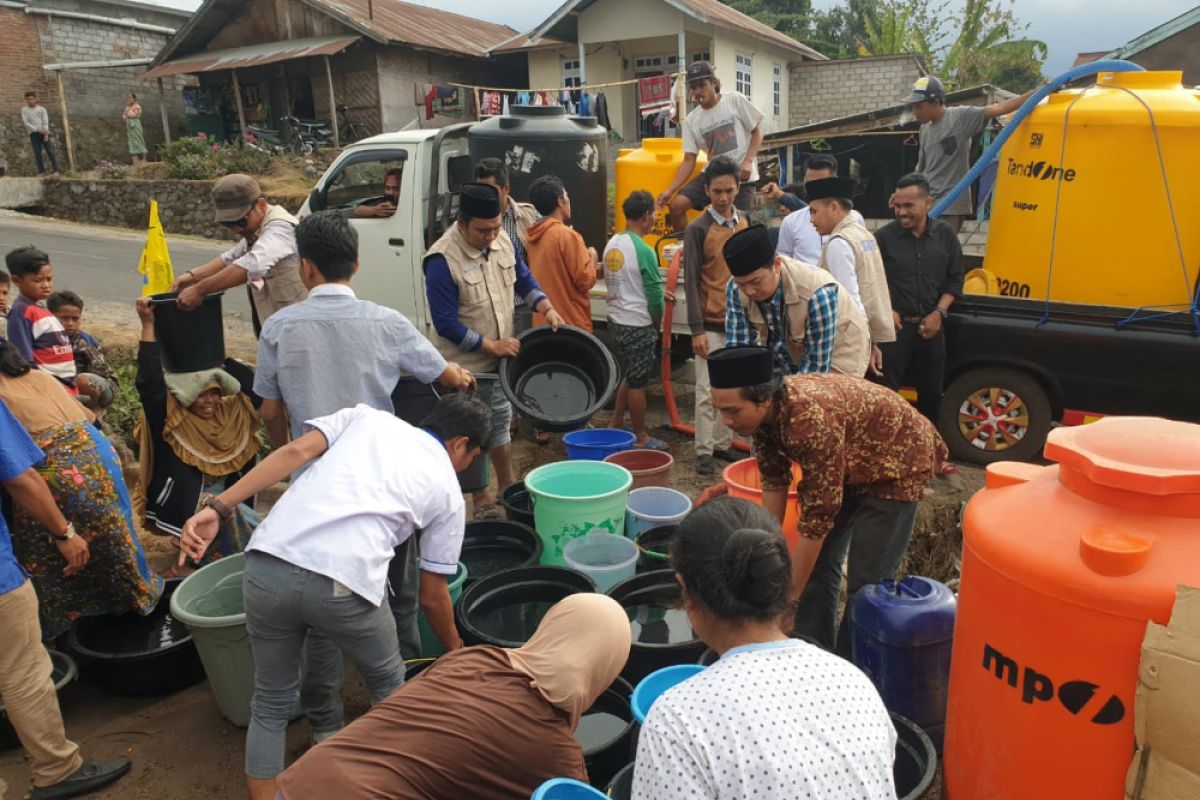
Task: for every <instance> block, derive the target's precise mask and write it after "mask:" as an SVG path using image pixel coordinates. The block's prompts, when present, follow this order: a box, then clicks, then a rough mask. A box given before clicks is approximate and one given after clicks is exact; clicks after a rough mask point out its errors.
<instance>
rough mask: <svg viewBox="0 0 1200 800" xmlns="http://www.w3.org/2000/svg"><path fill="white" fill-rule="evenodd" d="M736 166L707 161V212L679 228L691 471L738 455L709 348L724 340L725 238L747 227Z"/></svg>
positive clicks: (705, 470) (708, 470) (708, 471)
mask: <svg viewBox="0 0 1200 800" xmlns="http://www.w3.org/2000/svg"><path fill="white" fill-rule="evenodd" d="M738 172H739V167H738V165H737V164H735V163H734V162H733V160H732V159H729V158H726V157H725V156H721V157H719V158H714V159H713V160H712V161H710V162H708V166H706V167H705V168H704V172H703V173H702V174H701V176H700V177H701V179H702V180H703V181H704V192H705V194H706V195H707V196H708V199H709V206H708V212H707V213H705V214H701V215H700V216H698V217H696V218H695V219H694V220H692V221H691V222H690V223H688V226H687V229H686V230H685V231H684V234H683V287H684V291H685V292H686V295H687V316H688V327H689V328H690V329H691V333H692V354H693V355H694V356H695V359H694V363H695V365H696V472H698V473H699V474H701V475H712V474H714V473H715V472H716V471H717V463H716V460H715V459H716V458H720V459H721V460H723V461H731V462H732V461H737V460H738V458H739V456H738V455H737V454H736V453H734V452H733V450H732V449H731V447H732V445H733V431H731V430H729V429H728V428H726V427H725V426H724V425H722V424H721V419H720V417H719V416H717V413H716V412H715V411H714V410H713V406H712V401H711V399H710V398H709V392H708V389H709V386H708V361H707V359H708V353H709V351H710V350H716V349H717V348H720V347H724V346H725V336H726V334H725V297H726V287H727V286H728V284H729V278H730V273H729V265H727V264H726V263H725V255H724V247H725V243H726V242H727V241H729V238H730V237H731V236H733V235H734V234H735V233H737V232H738V231H741V230H745V229H746V224H747V223H746V220H745V218H744V217H743V216H742V215H741V214H739V213H738V209H737V207H736V206H735V205H734V198H735V197H736V196H737V194H738V191H739V189H738Z"/></svg>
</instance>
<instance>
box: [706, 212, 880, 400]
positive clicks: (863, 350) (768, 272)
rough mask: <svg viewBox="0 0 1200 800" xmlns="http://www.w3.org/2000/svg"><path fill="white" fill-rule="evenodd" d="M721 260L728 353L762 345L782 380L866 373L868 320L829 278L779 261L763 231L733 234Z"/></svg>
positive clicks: (797, 264)
mask: <svg viewBox="0 0 1200 800" xmlns="http://www.w3.org/2000/svg"><path fill="white" fill-rule="evenodd" d="M724 254H725V262H726V263H727V264H728V265H729V271H730V273H732V275H733V278H732V279H731V280H730V281H729V286H728V289H727V294H726V301H725V336H726V341H727V342H728V344H729V345H730V346H737V345H757V344H765V345H766V346H767V347H768V348H770V350H771V354H772V355H773V356H774V358H775V368H776V369H777V370H778V371H779V372H780V373H781V374H784V375H796V374H804V373H809V372H831V371H832V372H838V373H841V374H844V375H853V376H855V377H862V376H863V375H865V374H866V372H867V364H868V362H869V360H870V357H871V335H870V332H869V331H868V330H867V320H866V319H865V318H864V317H863V315H862V312H861V311H859V309H858V304H857V303H855V302H854V298H853V297H851V296H850V292H849V291H847V290H846V287H844V286H842V285H841V284H840V283H838V281H837V279H836V278H834V277H833V275H832V274H830V273H829V272H828V271H826V270H823V269H821V268H820V267H811V266H809V265H808V264H803V263H801V262H799V261H796V260H795V259H792V258H788V257H787V256H777V255H776V254H775V252H774V248H773V247H772V246H771V237H770V234H768V232H767V229H766V228H764V227H763V226H762V225H752V226H751V227H749V228H746V230H744V231H741V232H739V233H735V234H734V235H733V236H732V237H730V239H729V241H727V242H726V243H725V247H724Z"/></svg>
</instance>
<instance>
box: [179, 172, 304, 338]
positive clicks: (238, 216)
mask: <svg viewBox="0 0 1200 800" xmlns="http://www.w3.org/2000/svg"><path fill="white" fill-rule="evenodd" d="M212 201H213V207H214V209H215V211H216V214H215V216H216V221H217V222H218V223H220V224H221V226H222V227H224V228H226V229H227V230H230V231H232V232H233V233H235V234H238V235H240V236H241V237H242V238H241V239H240V240H239V241H238V243H237V244H235V245H234V246H233V247H232V248H231V249H229V250H227V251H225V252H224V253H222V254H221V255H219V256H217V257H216V258H214V259H213V260H212V261H209V262H208V263H207V264H204V265H202V266H199V267H193V268H192V269H189V270H188V271H187V272H185V273H183V274H182V275H180V276H179V279H178V280H176V281H175V286H174V287H172V289H173V291H176V292H179V306H180V308H183V309H185V310H191V309H193V308H196V307H197V306H199V305H200V303H202V302H203V301H204V297H205V295H209V294H212V293H214V292H220V291H224V290H225V289H232V288H233V287H234V286H240V285H241V284H243V283H248V284H250V299H251V301H252V302H253V308H254V333H255V335H258V331H259V330H260V329H261V327H262V323H264V322H266V321H267V317H269V316H271V315H272V314H274V313H275V312H276V311H278V310H279V309H281V308H283V307H285V306H290V305H292V304H293V303H299V302H300V301H301V300H303V299H304V298H305V297H307V296H308V291H307V290H306V289H305V288H304V283H303V282H301V280H300V254H299V253H298V252H297V251H296V224H297V223H298V222H299V220H297V219H296V218H295V217H293V216H292V215H291V214H289V213H288V212H287V210H286V209H285V208H283V206H276V205H271V204H270V203H268V202H267V199H266V198H265V197H264V196H263V192H262V189H260V188H259V186H258V181H256V180H254V178H252V177H250V176H249V175H242V174H240V173H234V174H232V175H226V176H225V177H224V178H221V180H219V181H217V183H216V185H214V186H213V189H212Z"/></svg>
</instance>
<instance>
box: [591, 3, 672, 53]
mask: <svg viewBox="0 0 1200 800" xmlns="http://www.w3.org/2000/svg"><path fill="white" fill-rule="evenodd" d="M683 20H684V15H683V12H681V11H678V10H676V9H674V8H671V7H670V6H668V5H667V4H666V3H663V2H661V1H660V0H604V2H602V3H593V4H592V5H591V6H589V7H588V8H587V9H586V10H585V11H584V12H583V13H582V14H580V15H579V40H580V41H581V42H583V43H584V44H596V43H602V42H625V41H628V40H629V39H632V38H635V37H636V38H645V37H648V36H675V35H676V34H678V33H679V31H681V30H683V25H684V22H683Z"/></svg>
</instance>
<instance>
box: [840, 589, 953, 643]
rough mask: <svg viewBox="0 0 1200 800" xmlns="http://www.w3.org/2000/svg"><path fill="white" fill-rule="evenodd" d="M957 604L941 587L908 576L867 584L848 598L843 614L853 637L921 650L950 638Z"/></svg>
mask: <svg viewBox="0 0 1200 800" xmlns="http://www.w3.org/2000/svg"><path fill="white" fill-rule="evenodd" d="M957 605H958V601H957V600H956V599H955V597H954V592H952V591H950V588H949V587H947V586H946V585H945V584H944V583H941V582H939V581H935V580H933V579H932V578H923V577H920V576H918V575H909V576H908V577H906V578H903V579H901V580H899V581H897V580H893V579H891V578H885V579H884V580H882V581H880V582H879V583H872V584H868V585H866V586H864V587H862V588H861V589H859V590H858V592H856V593H855V595H854V597H853V598H851V600H850V603H849V606H848V611H847V613H849V614H850V619H851V620H852V621H853V622H854V631H855V635H856V636H858V635H864V636H868V637H870V638H872V639H875V640H877V641H879V642H882V643H884V644H886V645H889V646H892V647H921V646H924V645H931V644H938V643H940V642H948V641H950V640H951V639H952V638H953V636H954V617H955V612H956V608H957Z"/></svg>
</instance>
